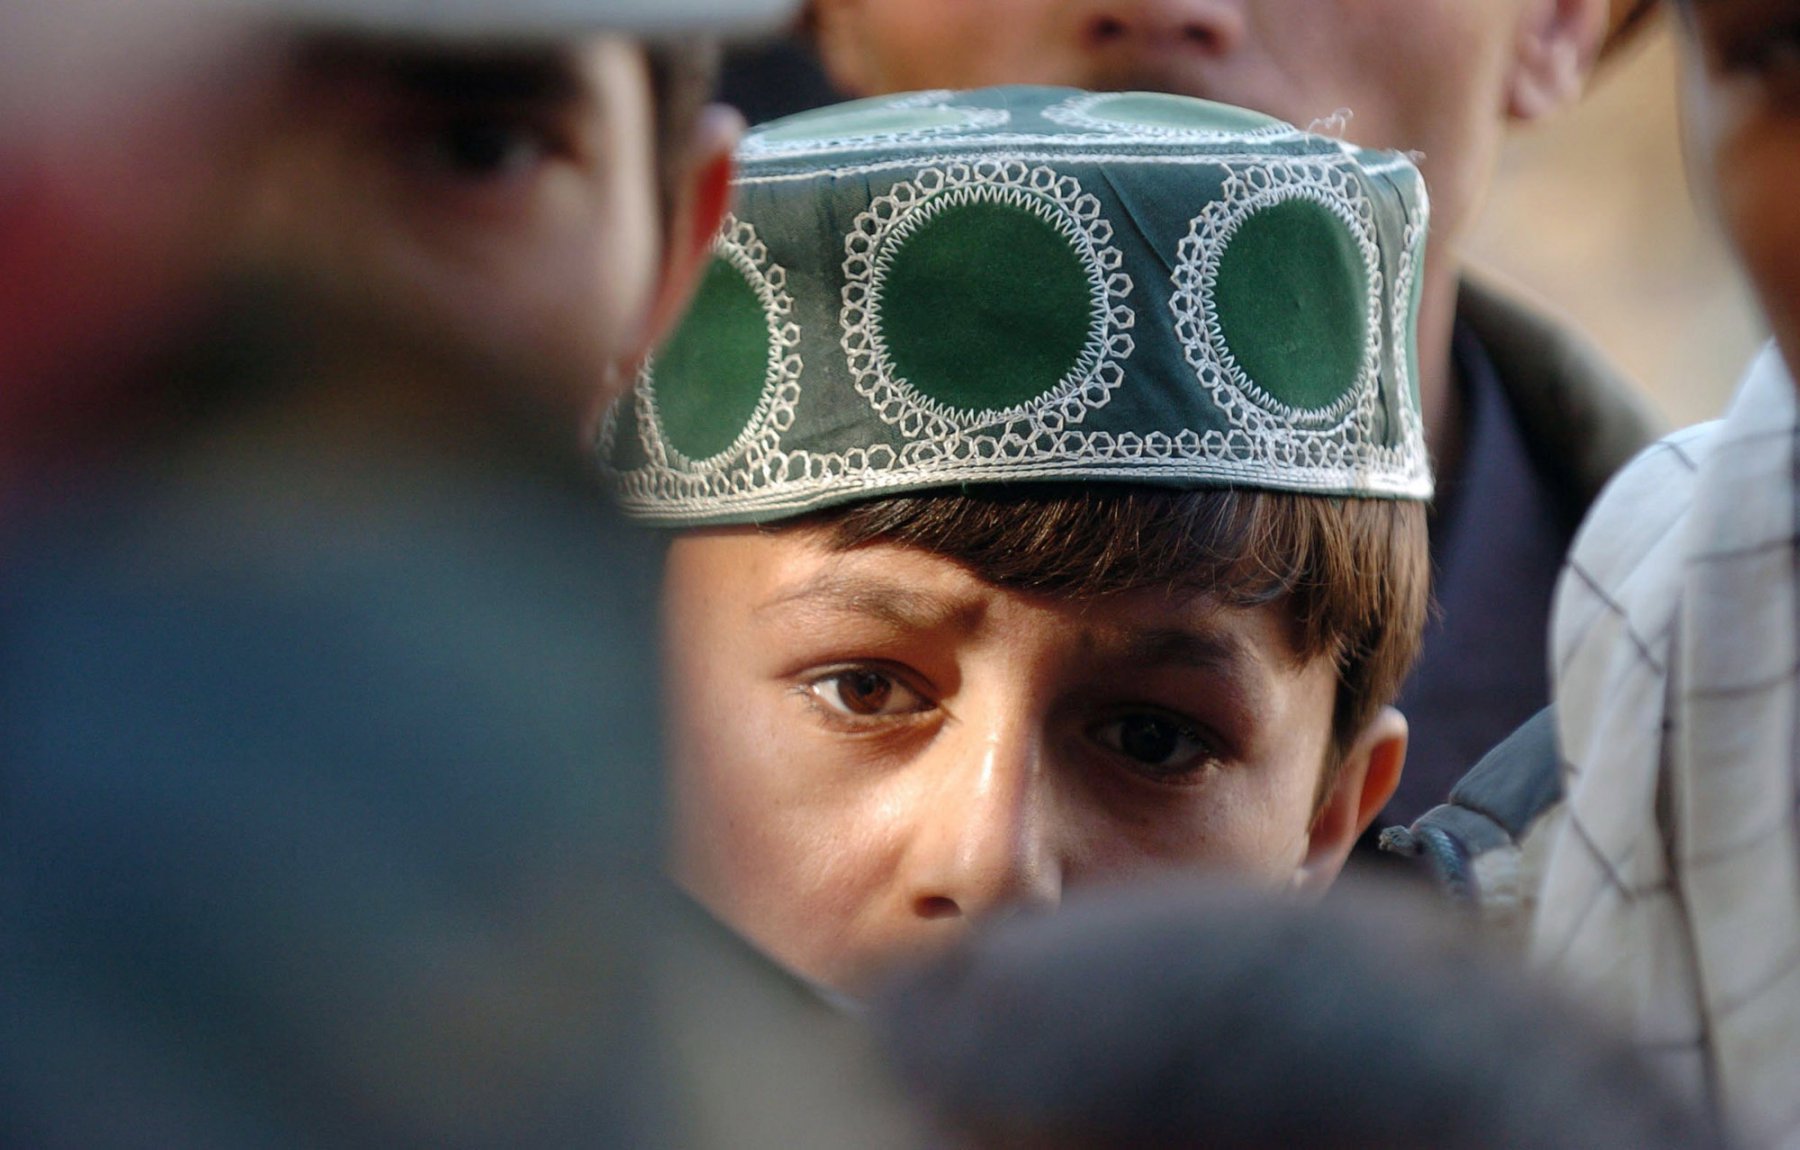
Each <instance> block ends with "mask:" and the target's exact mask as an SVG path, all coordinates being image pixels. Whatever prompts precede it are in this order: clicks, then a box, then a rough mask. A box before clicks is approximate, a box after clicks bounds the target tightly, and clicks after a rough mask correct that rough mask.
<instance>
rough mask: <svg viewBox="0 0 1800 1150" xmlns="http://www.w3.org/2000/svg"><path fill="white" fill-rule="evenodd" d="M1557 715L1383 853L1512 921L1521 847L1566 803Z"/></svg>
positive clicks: (1495, 754)
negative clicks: (1544, 819)
mask: <svg viewBox="0 0 1800 1150" xmlns="http://www.w3.org/2000/svg"><path fill="white" fill-rule="evenodd" d="M1562 796H1563V790H1562V777H1561V762H1560V760H1559V759H1558V756H1557V753H1556V716H1555V713H1554V711H1553V710H1552V709H1551V708H1549V707H1545V708H1544V709H1543V710H1541V711H1539V712H1538V713H1537V714H1536V715H1533V716H1532V717H1531V718H1530V719H1529V720H1528V721H1527V722H1526V723H1525V724H1524V725H1523V726H1521V727H1520V728H1519V729H1518V730H1516V731H1514V732H1513V733H1512V734H1511V735H1509V736H1507V737H1506V739H1505V740H1504V741H1502V742H1501V743H1500V745H1498V746H1496V747H1495V748H1494V749H1493V750H1491V751H1489V752H1488V753H1487V754H1486V755H1485V756H1483V757H1482V759H1481V761H1480V762H1479V763H1477V764H1475V767H1474V769H1473V770H1471V771H1470V772H1469V773H1468V774H1466V775H1464V776H1463V777H1462V778H1461V779H1460V780H1458V781H1457V783H1456V785H1455V786H1454V787H1452V788H1451V790H1450V795H1449V798H1448V800H1447V801H1445V802H1444V803H1443V804H1442V805H1440V806H1435V807H1433V808H1431V809H1430V810H1429V811H1426V812H1425V813H1424V814H1423V815H1421V816H1419V818H1418V819H1417V820H1416V821H1415V822H1414V823H1413V824H1412V825H1411V826H1410V827H1398V826H1396V827H1388V828H1387V829H1385V830H1383V831H1382V832H1381V840H1380V842H1381V849H1382V850H1385V851H1389V852H1392V853H1394V854H1397V855H1400V856H1402V857H1404V858H1412V859H1416V860H1418V865H1419V866H1420V867H1421V868H1422V869H1423V870H1424V871H1425V872H1426V873H1427V874H1428V875H1429V876H1430V877H1431V878H1432V879H1433V880H1434V881H1435V883H1436V884H1437V886H1438V888H1439V889H1440V890H1442V891H1443V892H1444V893H1445V894H1446V895H1447V896H1448V897H1449V898H1450V899H1452V900H1453V901H1455V902H1457V903H1459V904H1461V905H1463V906H1465V907H1469V908H1472V909H1480V910H1481V911H1482V912H1483V913H1484V914H1486V915H1488V916H1489V917H1501V916H1508V917H1510V916H1511V913H1512V912H1513V911H1514V910H1515V909H1520V908H1521V906H1522V899H1523V898H1524V897H1525V896H1526V894H1527V892H1525V891H1523V890H1521V889H1520V882H1521V879H1522V877H1523V876H1522V875H1521V867H1520V854H1519V852H1520V844H1521V843H1523V841H1524V840H1525V836H1526V833H1527V832H1528V831H1530V830H1531V828H1532V827H1533V826H1535V825H1536V824H1537V821H1538V820H1539V819H1540V818H1541V817H1543V816H1544V815H1545V814H1546V813H1547V812H1548V811H1550V810H1551V809H1552V808H1553V807H1554V806H1555V805H1556V804H1557V803H1558V802H1560V801H1561V800H1562Z"/></svg>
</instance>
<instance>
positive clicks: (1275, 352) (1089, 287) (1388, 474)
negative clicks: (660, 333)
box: [603, 88, 1430, 525]
mask: <svg viewBox="0 0 1800 1150" xmlns="http://www.w3.org/2000/svg"><path fill="white" fill-rule="evenodd" d="M740 162H741V165H742V177H741V179H740V182H739V189H738V192H739V196H738V206H737V209H736V214H735V215H734V216H733V217H731V218H730V219H728V220H727V223H726V227H725V229H724V231H723V232H722V233H721V235H720V236H719V237H718V239H717V241H716V243H715V255H716V258H715V260H714V262H713V265H712V268H711V269H710V271H709V272H708V273H707V276H706V278H705V281H704V282H703V284H702V286H701V289H700V292H699V295H698V298H697V302H696V305H695V308H694V311H693V313H692V314H691V315H690V318H689V319H688V321H687V323H686V324H685V325H684V327H683V328H682V329H681V331H679V332H678V333H677V334H676V336H675V338H674V339H673V340H671V341H670V342H669V343H668V344H667V345H665V346H664V347H663V348H662V349H661V350H660V351H659V352H658V354H657V355H656V356H655V357H654V358H653V360H652V361H651V363H650V364H649V365H648V366H647V368H646V370H645V371H644V373H643V374H642V376H641V378H640V380H639V386H638V388H637V389H636V391H635V393H634V395H633V396H632V397H631V398H630V399H629V400H628V401H627V402H626V403H624V404H622V405H621V406H620V407H619V408H618V409H617V410H616V411H615V412H614V415H613V418H612V419H611V420H610V421H609V423H608V426H607V429H606V432H605V435H604V437H603V440H604V444H603V450H604V452H605V455H606V460H607V464H608V467H609V468H610V470H611V471H612V473H613V474H614V476H615V477H616V479H617V481H618V486H619V489H620V492H621V497H622V501H623V502H624V504H625V505H626V507H627V508H628V509H629V510H631V511H632V512H634V513H635V514H637V515H639V516H641V517H643V518H645V519H648V520H651V521H655V522H660V523H664V524H668V525H700V524H706V523H726V522H763V521H777V520H781V519H786V518H791V517H794V516H798V515H803V514H807V513H810V512H813V511H817V510H819V509H821V508H824V507H829V506H833V505H837V504H841V503H844V502H852V501H858V500H864V499H869V498H876V497H880V496H884V495H893V494H900V493H905V492H911V491H922V490H930V489H941V488H945V487H953V486H968V485H971V484H977V485H991V484H1016V483H1021V482H1038V481H1043V482H1060V483H1069V482H1087V481H1106V482H1112V483H1129V484H1142V485H1147V486H1152V487H1163V488H1174V489H1186V490H1192V489H1201V488H1209V487H1210V488H1260V489H1265V490H1285V491H1295V492H1302V493H1307V494H1318V495H1329V496H1374V497H1383V498H1405V499H1419V498H1424V497H1426V496H1427V495H1428V494H1429V491H1430V475H1429V470H1428V467H1427V463H1426V459H1425V454H1424V447H1423V433H1422V421H1421V419H1420V416H1419V410H1418V396H1417V390H1416V382H1415V381H1416V378H1417V367H1416V363H1415V357H1416V352H1415V349H1414V322H1415V312H1416V306H1417V288H1418V284H1419V268H1420V262H1421V260H1422V258H1423V245H1424V239H1425V233H1426V226H1427V225H1426V201H1425V193H1424V188H1423V185H1422V183H1421V181H1420V179H1419V176H1418V173H1417V170H1416V169H1415V168H1414V167H1413V166H1412V165H1411V164H1410V163H1409V162H1408V161H1407V159H1406V158H1405V157H1402V156H1399V155H1396V154H1392V153H1378V152H1367V151H1363V150H1361V149H1357V148H1354V147H1352V146H1349V145H1347V144H1345V143H1343V142H1342V141H1339V140H1333V139H1324V138H1321V137H1317V136H1312V135H1309V134H1307V133H1305V132H1301V131H1299V130H1297V129H1295V128H1293V127H1291V126H1290V125H1287V124H1284V123H1281V122H1280V121H1277V120H1273V119H1270V118H1268V117H1266V116H1261V115H1258V114H1256V113H1253V112H1249V111H1245V110H1242V109H1237V108H1231V107H1227V106H1225V105H1220V104H1213V103H1208V102H1206V101H1200V100H1192V99H1186V98H1182V97H1175V96H1167V95H1157V94H1151V93H1104V94H1102V93H1085V92H1080V91H1076V90H1072V89H1055V88H999V89H989V90H985V91H978V92H970V93H948V92H926V93H914V94H910V95H906V96H900V97H892V98H884V99H877V100H867V101H859V102H856V103H853V104H849V105H843V106H840V107H836V108H830V109H824V110H821V111H819V112H814V113H809V114H806V115H803V116H798V117H792V118H790V119H788V120H784V121H777V122H776V123H774V124H770V125H766V126H764V127H763V128H761V129H759V130H757V131H755V132H753V133H752V134H751V135H750V136H749V137H748V138H747V139H746V141H745V144H744V146H743V148H742V149H741V152H740Z"/></svg>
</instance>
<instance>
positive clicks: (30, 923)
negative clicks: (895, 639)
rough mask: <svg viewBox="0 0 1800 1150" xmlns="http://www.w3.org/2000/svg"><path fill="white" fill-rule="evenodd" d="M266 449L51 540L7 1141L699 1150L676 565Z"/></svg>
mask: <svg viewBox="0 0 1800 1150" xmlns="http://www.w3.org/2000/svg"><path fill="white" fill-rule="evenodd" d="M290 447H291V449H290V450H286V451H278V452H271V453H263V452H244V451H241V450H238V447H237V446H236V445H234V444H233V443H231V442H230V441H221V443H219V444H213V445H210V446H208V445H201V446H199V447H197V448H196V449H195V450H190V451H185V452H183V453H180V454H178V455H176V456H173V457H165V458H163V459H161V460H159V462H158V463H157V464H156V465H155V466H154V467H146V468H144V469H142V470H140V471H137V472H135V473H133V474H131V475H128V476H121V477H119V478H118V479H117V481H115V482H109V483H104V484H101V485H99V486H98V487H97V488H95V489H94V490H92V491H90V492H89V493H88V494H87V495H86V496H84V497H82V498H80V499H76V500H71V501H67V502H63V503H60V504H57V505H55V506H48V507H44V508H42V509H41V513H40V514H38V515H35V516H34V517H32V518H31V519H30V520H29V521H25V520H19V521H15V523H14V524H13V527H12V530H11V531H10V532H9V536H8V538H7V539H6V541H5V544H4V552H3V553H4V554H5V555H7V556H8V557H9V565H8V566H7V567H6V568H5V569H4V571H0V796H3V797H4V801H3V802H0V843H4V844H5V845H4V848H3V852H4V853H3V855H0V859H3V861H0V986H4V987H6V992H5V993H6V997H7V1000H8V1003H7V1008H6V1010H4V1011H0V1144H5V1145H9V1146H32V1147H39V1148H58V1147H81V1148H83V1150H86V1148H108V1147H136V1146H144V1147H152V1146H183V1147H210V1146H219V1147H309V1146H333V1147H344V1146H349V1147H354V1146H372V1147H373V1146H382V1147H390V1146H410V1145H432V1146H444V1147H478V1146H498V1145H507V1146H516V1145H540V1144H541V1145H575V1144H599V1145H650V1146H655V1145H662V1144H670V1143H672V1142H673V1141H674V1139H673V1138H672V1137H671V1136H670V1134H669V1132H668V1130H667V1128H666V1125H667V1124H666V1117H667V1115H668V1113H669V1106H668V1104H667V1102H666V1100H665V1098H664V1089H665V1084H664V1083H663V1082H662V1081H661V1079H660V1078H659V1076H658V1074H657V1073H656V1072H655V1071H654V1070H653V1066H654V1061H653V1060H648V1059H646V1058H645V1057H644V1054H643V1052H644V1050H646V1049H647V1048H648V1047H649V1045H650V1044H651V1042H652V1041H653V1038H654V1031H655V1027H654V1022H655V1020H654V1018H653V1016H652V1015H651V1013H650V1012H649V1011H648V1009H647V1008H646V1006H645V1005H644V995H643V994H642V988H643V987H644V986H645V985H647V983H646V975H645V969H646V967H647V966H648V958H647V955H646V953H645V938H646V930H647V928H646V926H645V924H646V923H647V922H648V921H649V918H648V916H649V915H650V914H651V913H652V910H653V907H654V906H655V904H656V903H657V901H658V900H659V898H660V897H661V896H659V895H657V894H656V893H655V889H656V888H655V880H654V879H653V877H652V876H653V871H654V864H655V854H656V846H657V843H658V840H659V824H660V820H659V818H658V813H657V807H658V803H659V798H658V796H659V791H660V784H659V779H658V774H657V770H656V765H657V762H658V750H657V729H658V723H657V719H656V699H655V694H654V692H655V684H656V681H657V676H656V674H655V670H654V665H653V658H652V645H651V625H652V623H651V621H652V620H653V618H654V612H653V610H652V609H651V604H652V603H653V602H654V600H653V599H652V598H651V596H652V595H653V594H654V588H655V580H656V572H655V569H654V568H655V565H654V563H653V562H652V555H653V552H651V551H650V550H649V549H648V548H645V547H643V546H641V545H640V544H638V543H634V542H631V541H630V536H629V535H628V533H627V529H626V528H624V527H623V526H622V525H620V524H617V523H614V522H612V521H611V519H610V517H609V516H608V515H607V514H606V513H605V512H604V509H603V506H602V505H601V504H600V503H599V502H598V500H597V498H596V496H595V492H594V490H593V489H592V487H591V486H584V485H582V484H580V483H578V482H574V481H571V480H569V479H568V478H567V477H565V476H560V475H556V474H552V473H549V472H546V471H543V470H539V471H537V472H535V473H533V472H522V471H518V470H515V469H514V468H512V467H510V466H489V465H487V464H484V463H481V462H470V461H454V462H452V461H446V460H443V459H439V458H435V457H431V456H426V455H412V456H409V455H408V454H407V452H406V450H405V449H404V447H402V446H395V447H394V448H393V450H391V451H386V450H384V451H382V452H379V453H377V452H373V451H370V452H367V453H361V454H359V453H356V452H333V451H329V450H324V449H323V448H322V447H321V446H320V445H317V444H313V445H305V446H299V445H290Z"/></svg>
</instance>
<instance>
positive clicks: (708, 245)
mask: <svg viewBox="0 0 1800 1150" xmlns="http://www.w3.org/2000/svg"><path fill="white" fill-rule="evenodd" d="M743 131H744V120H743V117H742V116H739V115H738V113H737V112H736V111H735V110H734V109H731V108H728V107H726V106H725V105H723V104H712V105H709V106H707V107H706V108H705V109H704V110H702V111H701V113H700V115H699V117H698V118H697V120H696V122H695V125H694V133H693V136H692V137H691V140H690V143H689V145H688V156H687V160H686V162H685V163H683V164H682V166H681V168H680V170H679V175H678V176H677V178H676V183H675V187H674V188H672V189H670V194H669V197H668V204H669V209H668V210H669V220H668V239H667V243H666V245H665V247H664V249H663V266H662V278H661V279H660V280H659V281H658V284H657V289H656V297H655V299H654V300H653V301H652V303H651V307H650V315H649V321H648V324H647V326H646V329H645V332H644V336H645V338H644V341H643V346H642V347H641V348H639V358H641V357H642V356H643V355H645V354H648V352H649V350H650V349H651V348H653V347H655V346H656V345H657V344H659V343H661V342H662V341H663V340H664V339H666V338H667V337H668V336H669V334H670V333H671V332H673V331H674V329H675V325H676V324H678V323H680V322H681V317H682V316H683V315H685V314H686V313H687V306H688V301H689V300H690V299H691V298H692V296H693V293H694V288H695V287H696V286H697V285H698V284H699V282H700V274H701V272H703V271H704V270H705V269H706V266H707V263H708V261H709V260H710V259H711V257H712V244H713V238H714V237H715V236H716V235H718V232H719V225H720V224H721V223H723V222H724V219H725V213H726V211H727V210H729V209H730V207H731V177H732V173H733V167H732V160H731V153H732V149H734V148H736V147H737V141H738V137H739V136H741V135H742V134H743Z"/></svg>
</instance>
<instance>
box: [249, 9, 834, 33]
mask: <svg viewBox="0 0 1800 1150" xmlns="http://www.w3.org/2000/svg"><path fill="white" fill-rule="evenodd" d="M244 6H245V7H247V8H249V9H251V10H252V11H260V12H261V13H262V14H265V15H268V16H271V17H275V18H277V19H286V20H293V21H299V22H304V23H309V24H329V25H331V26H333V27H341V28H350V29H356V30H359V31H368V32H374V33H390V34H395V35H414V36H431V37H444V38H454V39H521V38H526V39H538V38H561V37H567V36H577V35H587V34H592V33H596V32H624V33H628V34H631V35H634V36H643V37H646V38H666V37H671V36H681V35H685V34H698V33H710V34H715V35H726V34H729V35H749V34H755V33H759V32H768V31H772V30H774V29H776V28H779V27H780V26H781V25H782V24H783V23H784V22H786V21H788V20H790V19H792V18H793V16H794V15H795V13H796V12H797V11H798V10H799V7H800V3H799V0H245V3H244Z"/></svg>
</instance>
